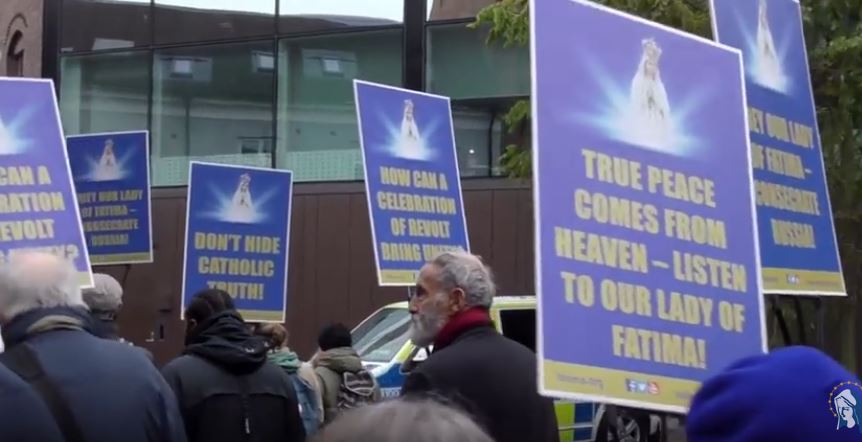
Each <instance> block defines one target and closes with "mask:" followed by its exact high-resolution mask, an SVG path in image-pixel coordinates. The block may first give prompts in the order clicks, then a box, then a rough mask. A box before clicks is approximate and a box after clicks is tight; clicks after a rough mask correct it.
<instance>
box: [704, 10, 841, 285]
mask: <svg viewBox="0 0 862 442" xmlns="http://www.w3.org/2000/svg"><path fill="white" fill-rule="evenodd" d="M711 5H712V19H713V30H714V34H715V37H716V40H717V41H718V42H720V43H723V44H726V45H729V46H733V47H735V48H739V49H740V50H742V54H743V58H744V60H745V88H746V93H747V95H748V119H749V131H750V137H751V150H752V158H753V167H754V179H755V188H756V189H757V217H758V225H759V227H760V229H759V231H760V260H761V265H762V266H763V289H764V292H766V293H776V294H800V295H846V294H847V288H846V287H845V286H844V278H843V276H842V272H841V258H840V257H839V255H838V245H837V241H836V237H835V226H834V224H833V222H832V208H831V205H830V201H829V189H828V187H827V183H826V171H825V168H824V166H823V154H822V152H821V149H820V133H819V131H818V129H817V114H816V110H815V108H814V96H813V94H812V90H811V77H810V75H809V69H808V55H807V53H806V50H805V39H804V37H803V31H802V11H801V10H800V6H799V2H798V1H796V0H768V1H767V0H758V1H755V0H751V1H738V0H712V2H711Z"/></svg>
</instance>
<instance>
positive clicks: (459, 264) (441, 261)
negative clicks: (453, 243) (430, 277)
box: [431, 250, 497, 307]
mask: <svg viewBox="0 0 862 442" xmlns="http://www.w3.org/2000/svg"><path fill="white" fill-rule="evenodd" d="M431 264H433V265H434V266H436V267H437V268H438V269H440V273H439V279H438V282H439V283H440V285H441V286H442V288H443V289H445V290H452V289H455V288H460V289H461V290H464V295H465V301H466V302H467V305H468V306H470V307H490V306H491V302H492V301H493V298H494V294H495V293H496V291H497V287H496V286H495V285H494V277H493V275H492V274H491V269H490V268H488V266H486V265H485V263H483V262H482V259H481V258H479V257H478V256H476V255H473V254H471V253H468V252H465V251H463V250H457V251H448V252H443V253H440V254H439V255H437V256H435V257H434V259H432V260H431Z"/></svg>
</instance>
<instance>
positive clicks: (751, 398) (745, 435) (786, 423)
mask: <svg viewBox="0 0 862 442" xmlns="http://www.w3.org/2000/svg"><path fill="white" fill-rule="evenodd" d="M859 399H862V383H860V382H859V380H858V379H857V378H856V376H854V375H852V374H850V373H849V372H848V371H847V370H846V369H844V367H842V366H841V365H840V364H838V363H837V362H835V361H834V360H832V359H831V358H830V357H829V356H826V355H825V354H823V353H822V352H820V351H819V350H817V349H814V348H810V347H788V348H783V349H780V350H776V351H774V352H773V353H770V354H767V355H759V356H753V357H750V358H746V359H742V360H740V361H738V362H736V363H734V364H733V365H731V366H730V367H728V368H727V369H726V370H724V371H723V372H721V373H719V374H718V375H716V376H714V377H712V378H711V379H708V380H707V381H706V382H704V384H703V386H702V387H701V389H700V391H699V392H698V393H697V394H696V395H695V397H694V399H693V400H692V403H691V409H690V411H689V414H688V419H687V422H686V433H687V436H688V441H689V442H771V441H781V442H821V441H822V442H826V441H829V442H832V441H834V442H845V441H847V442H849V441H856V442H859V441H862V435H860V432H862V430H860V428H862V421H860V420H859V416H860V413H859V412H858V411H857V409H858V407H859V405H860V404H862V402H860V401H859ZM836 421H837V422H838V424H837V426H836Z"/></svg>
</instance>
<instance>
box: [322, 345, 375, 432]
mask: <svg viewBox="0 0 862 442" xmlns="http://www.w3.org/2000/svg"><path fill="white" fill-rule="evenodd" d="M314 371H315V373H317V375H318V376H319V377H320V381H321V382H320V385H321V396H323V408H324V421H325V422H331V421H332V420H333V419H335V417H336V416H337V415H338V411H339V410H338V390H339V389H340V388H341V383H342V382H343V379H344V373H359V372H362V371H365V367H363V366H362V360H361V359H359V355H357V354H356V350H354V349H353V348H351V347H339V348H333V349H329V350H327V351H323V352H320V353H319V354H318V355H317V357H316V358H315V360H314ZM379 400H380V386H379V385H377V382H376V381H375V382H374V387H373V390H372V393H371V402H377V401H379Z"/></svg>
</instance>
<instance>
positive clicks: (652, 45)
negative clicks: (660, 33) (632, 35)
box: [642, 38, 661, 61]
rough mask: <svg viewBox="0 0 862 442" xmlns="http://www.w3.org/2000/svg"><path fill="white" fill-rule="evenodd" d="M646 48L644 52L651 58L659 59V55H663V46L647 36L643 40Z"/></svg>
mask: <svg viewBox="0 0 862 442" xmlns="http://www.w3.org/2000/svg"><path fill="white" fill-rule="evenodd" d="M642 44H643V48H644V54H646V56H647V58H648V59H649V60H655V61H658V59H659V57H661V48H660V47H659V46H658V43H656V42H655V40H654V39H652V38H647V39H645V40H643V42H642Z"/></svg>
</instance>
